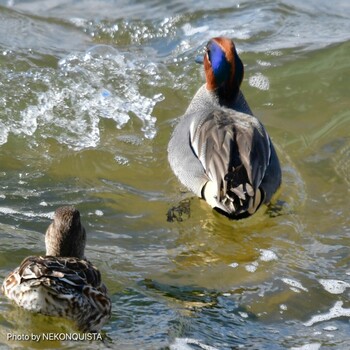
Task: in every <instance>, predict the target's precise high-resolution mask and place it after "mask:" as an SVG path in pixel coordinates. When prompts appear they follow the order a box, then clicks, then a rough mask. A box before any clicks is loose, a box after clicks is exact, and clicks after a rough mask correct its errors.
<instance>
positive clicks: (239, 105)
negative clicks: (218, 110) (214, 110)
mask: <svg viewBox="0 0 350 350" xmlns="http://www.w3.org/2000/svg"><path fill="white" fill-rule="evenodd" d="M208 92H209V94H211V95H212V97H213V98H214V99H215V100H216V102H217V103H218V104H219V106H221V107H226V108H230V109H234V110H235V111H237V112H241V113H246V114H250V115H253V112H252V110H251V109H250V107H249V105H248V102H247V101H246V99H245V98H244V95H243V93H242V91H241V90H240V89H238V92H237V93H236V95H235V96H234V98H229V99H227V98H224V97H223V96H222V95H220V93H218V91H208Z"/></svg>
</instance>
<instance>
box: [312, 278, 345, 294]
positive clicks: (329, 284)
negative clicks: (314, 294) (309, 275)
mask: <svg viewBox="0 0 350 350" xmlns="http://www.w3.org/2000/svg"><path fill="white" fill-rule="evenodd" d="M319 282H320V284H321V285H322V286H323V288H324V289H325V290H326V291H327V292H328V293H331V294H342V293H344V292H345V290H346V289H347V288H350V283H347V282H344V281H341V280H328V279H320V280H319Z"/></svg>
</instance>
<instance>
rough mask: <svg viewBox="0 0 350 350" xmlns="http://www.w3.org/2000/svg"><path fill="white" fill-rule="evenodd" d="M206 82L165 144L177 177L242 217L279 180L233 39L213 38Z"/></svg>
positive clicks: (224, 210)
mask: <svg viewBox="0 0 350 350" xmlns="http://www.w3.org/2000/svg"><path fill="white" fill-rule="evenodd" d="M205 51H206V52H205V54H204V71H205V76H206V84H204V85H203V86H202V87H201V88H200V89H199V90H198V91H197V93H196V94H195V96H194V97H193V99H192V101H191V103H190V105H189V107H188V108H187V110H186V112H185V114H184V115H183V116H182V117H181V118H180V121H179V123H178V124H177V126H176V127H175V130H174V132H173V134H172V137H171V139H170V142H169V145H168V159H169V163H170V166H171V168H172V170H173V172H174V173H175V175H176V176H177V177H178V178H179V180H180V182H181V183H182V184H183V185H184V186H186V187H187V188H188V189H189V190H191V191H192V192H194V193H195V194H196V195H197V196H198V197H201V198H203V199H205V200H206V201H207V202H208V204H209V205H210V206H211V207H213V208H214V209H216V210H217V211H219V212H221V213H222V214H224V215H226V216H228V217H230V218H234V219H241V218H244V217H247V216H250V215H252V214H254V213H255V212H256V211H257V209H258V208H259V207H260V205H261V204H262V203H266V204H268V203H269V202H270V201H271V198H272V196H273V194H274V193H275V192H276V191H277V189H278V188H279V186H280V184H281V168H280V164H279V160H278V157H277V154H276V151H275V148H274V146H273V144H272V142H271V139H270V137H269V135H268V133H267V131H266V130H265V128H264V126H263V125H262V124H261V122H260V121H259V120H258V119H257V118H256V117H255V116H254V115H253V113H252V111H251V110H250V108H249V105H248V103H247V101H246V100H245V98H244V96H243V94H242V92H241V90H240V86H241V83H242V80H243V74H244V68H243V64H242V61H241V60H240V58H239V57H238V54H237V51H236V48H235V45H234V43H233V41H232V40H230V39H228V38H224V37H218V38H213V39H211V40H210V41H209V42H208V44H207V46H206V50H205Z"/></svg>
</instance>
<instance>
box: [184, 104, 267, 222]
mask: <svg viewBox="0 0 350 350" xmlns="http://www.w3.org/2000/svg"><path fill="white" fill-rule="evenodd" d="M190 137H191V145H192V150H193V152H194V153H195V154H196V156H197V157H198V159H199V160H200V162H201V163H202V166H203V168H204V170H205V173H206V174H207V176H208V178H209V179H210V180H211V181H212V182H213V183H214V184H216V193H217V202H218V205H217V207H218V208H219V209H221V210H223V211H225V212H226V213H227V214H229V215H235V216H237V215H240V214H242V213H244V212H248V213H249V214H252V213H253V212H254V211H255V210H256V209H257V208H258V206H259V205H260V203H261V202H262V201H263V194H262V193H260V192H261V191H260V190H259V186H260V184H261V182H262V180H263V178H264V175H265V172H266V169H267V167H268V165H269V161H270V154H271V150H270V139H269V136H268V135H267V133H266V131H265V129H264V127H263V126H262V124H261V123H260V122H259V121H258V120H257V119H256V118H255V117H253V116H251V115H247V114H244V113H240V112H236V111H233V110H229V109H217V110H214V111H213V112H211V113H210V114H208V116H207V117H206V118H204V119H203V120H202V121H201V122H200V123H199V124H197V125H194V124H192V125H191V130H190ZM257 201H258V202H259V203H257Z"/></svg>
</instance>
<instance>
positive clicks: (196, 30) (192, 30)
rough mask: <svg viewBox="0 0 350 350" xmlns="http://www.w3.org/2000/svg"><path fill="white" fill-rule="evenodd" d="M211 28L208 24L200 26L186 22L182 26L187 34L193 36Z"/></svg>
mask: <svg viewBox="0 0 350 350" xmlns="http://www.w3.org/2000/svg"><path fill="white" fill-rule="evenodd" d="M208 29H209V27H208V26H207V25H205V26H200V27H193V26H192V25H191V24H190V23H186V24H184V25H183V26H182V30H183V32H184V34H185V35H186V36H192V35H194V34H198V33H204V32H206V31H207V30H208Z"/></svg>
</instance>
